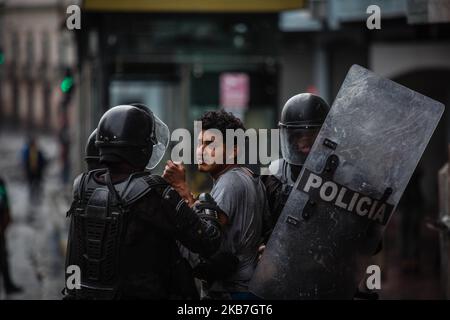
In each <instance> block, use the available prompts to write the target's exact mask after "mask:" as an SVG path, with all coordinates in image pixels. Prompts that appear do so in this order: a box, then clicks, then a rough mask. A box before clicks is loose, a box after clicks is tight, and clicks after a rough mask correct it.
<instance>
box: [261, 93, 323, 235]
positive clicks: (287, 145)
mask: <svg viewBox="0 0 450 320" xmlns="http://www.w3.org/2000/svg"><path fill="white" fill-rule="evenodd" d="M329 110H330V106H329V105H328V104H327V103H326V102H325V100H323V99H322V98H321V97H319V96H316V95H314V94H310V93H301V94H297V95H295V96H293V97H291V98H290V99H289V100H288V101H287V102H286V104H285V105H284V107H283V110H282V111H281V119H280V122H279V124H278V127H279V129H280V138H281V153H282V156H283V158H281V159H278V160H275V161H273V162H272V163H271V164H270V167H269V169H270V172H271V173H272V175H269V176H263V178H262V179H263V181H264V184H265V186H266V190H267V198H268V200H269V206H270V217H266V218H265V220H266V221H265V223H264V224H265V227H264V229H265V230H264V238H265V241H267V239H268V238H269V236H270V234H271V232H272V230H273V228H274V227H275V224H276V222H277V220H278V217H279V216H280V214H281V211H282V210H283V208H284V205H285V203H286V201H287V198H288V196H289V193H290V192H291V189H292V187H293V185H294V183H295V181H296V180H297V177H298V175H299V174H300V171H301V169H302V166H303V164H304V163H305V160H306V157H307V156H308V154H309V151H310V150H311V147H312V145H313V144H314V141H315V139H316V137H317V135H318V133H319V131H320V128H321V127H322V124H323V122H324V120H325V118H326V116H327V114H328V111H329Z"/></svg>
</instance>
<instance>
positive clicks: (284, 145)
mask: <svg viewBox="0 0 450 320" xmlns="http://www.w3.org/2000/svg"><path fill="white" fill-rule="evenodd" d="M319 131H320V127H314V128H308V129H305V128H289V127H281V130H280V138H281V154H282V155H283V158H284V159H285V160H286V161H287V162H288V163H290V164H292V165H297V166H300V165H303V164H304V163H305V160H306V157H307V156H308V154H309V151H310V150H311V148H312V146H313V144H314V141H315V140H316V137H317V135H318V134H319Z"/></svg>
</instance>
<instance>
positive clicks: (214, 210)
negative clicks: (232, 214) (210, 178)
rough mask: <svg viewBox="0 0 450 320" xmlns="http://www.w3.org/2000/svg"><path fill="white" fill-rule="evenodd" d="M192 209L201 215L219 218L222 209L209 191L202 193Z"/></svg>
mask: <svg viewBox="0 0 450 320" xmlns="http://www.w3.org/2000/svg"><path fill="white" fill-rule="evenodd" d="M192 209H193V210H194V212H195V213H197V214H198V215H200V216H202V215H209V216H211V217H213V218H215V219H217V218H218V213H219V210H220V209H219V207H218V206H217V203H216V201H214V199H213V197H212V196H211V195H210V194H209V193H202V194H200V195H199V197H198V200H197V201H196V202H195V204H194V206H193V207H192Z"/></svg>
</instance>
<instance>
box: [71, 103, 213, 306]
mask: <svg viewBox="0 0 450 320" xmlns="http://www.w3.org/2000/svg"><path fill="white" fill-rule="evenodd" d="M163 135H164V136H163ZM167 135H168V129H167V126H165V124H164V123H163V122H162V121H161V120H159V119H158V118H157V117H156V116H155V115H154V114H153V113H152V112H151V111H150V110H148V111H145V110H142V109H141V108H138V107H135V106H131V105H121V106H117V107H114V108H112V109H110V110H108V111H107V112H106V113H105V114H104V115H103V117H102V118H101V119H100V122H99V124H98V127H97V132H96V142H95V145H96V146H97V147H98V149H99V154H100V163H101V164H102V165H105V166H106V168H104V169H98V170H92V171H89V172H86V173H83V174H81V175H80V176H78V177H77V178H76V180H75V182H74V200H73V202H72V205H71V208H70V210H69V212H68V216H69V217H70V219H71V224H70V230H69V241H68V248H67V259H66V268H67V267H68V266H71V265H72V266H78V267H79V270H80V272H81V284H80V286H79V287H77V286H72V285H70V286H69V281H67V283H66V290H65V291H66V294H67V297H68V298H75V299H166V298H197V297H198V296H197V292H196V289H195V285H194V279H193V277H192V273H191V271H192V270H190V267H189V265H188V264H187V262H186V261H184V260H183V259H182V258H181V256H180V252H179V250H178V247H177V244H176V241H179V242H180V243H182V244H183V245H184V246H185V247H186V248H188V249H189V250H191V251H193V252H197V253H199V254H201V255H204V256H209V255H211V254H213V253H214V252H215V251H216V250H217V249H218V247H219V245H220V241H221V230H220V225H219V223H218V219H217V214H216V213H217V207H216V205H215V203H213V202H211V203H209V205H206V206H205V204H203V206H202V210H203V211H202V212H199V213H196V212H194V211H193V209H191V208H190V207H189V206H188V205H187V204H186V203H185V201H184V200H183V199H182V198H181V197H180V196H179V194H178V193H177V192H176V191H175V190H174V189H172V188H171V187H170V186H169V185H168V183H167V182H166V181H165V180H164V179H163V178H161V177H160V176H157V175H152V174H150V172H149V171H146V170H145V168H146V167H153V166H154V165H155V164H157V163H158V162H159V161H160V160H161V158H162V156H163V152H162V150H163V149H164V145H165V146H167V144H166V142H167V141H168V136H167ZM161 141H164V143H161Z"/></svg>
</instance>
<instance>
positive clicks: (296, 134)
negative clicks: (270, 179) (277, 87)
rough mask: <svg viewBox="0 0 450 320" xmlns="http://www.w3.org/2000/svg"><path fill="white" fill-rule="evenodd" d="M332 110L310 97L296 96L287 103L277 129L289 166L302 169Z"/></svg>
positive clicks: (319, 99)
mask: <svg viewBox="0 0 450 320" xmlns="http://www.w3.org/2000/svg"><path fill="white" fill-rule="evenodd" d="M329 110H330V106H329V105H328V104H327V103H326V102H325V100H323V99H322V98H321V97H319V96H316V95H313V94H311V93H301V94H297V95H295V96H293V97H292V98H290V99H289V100H288V101H287V102H286V104H285V105H284V107H283V110H282V111H281V119H280V122H279V124H278V126H279V128H280V136H281V152H282V155H283V158H284V159H285V160H286V161H287V162H288V163H289V164H292V165H296V166H300V165H303V163H304V162H305V160H306V157H307V156H308V154H309V151H310V149H311V147H312V145H313V144H314V140H315V139H316V137H317V134H318V133H319V131H320V128H321V127H322V124H323V122H324V120H325V118H326V116H327V114H328V111H329Z"/></svg>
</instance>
